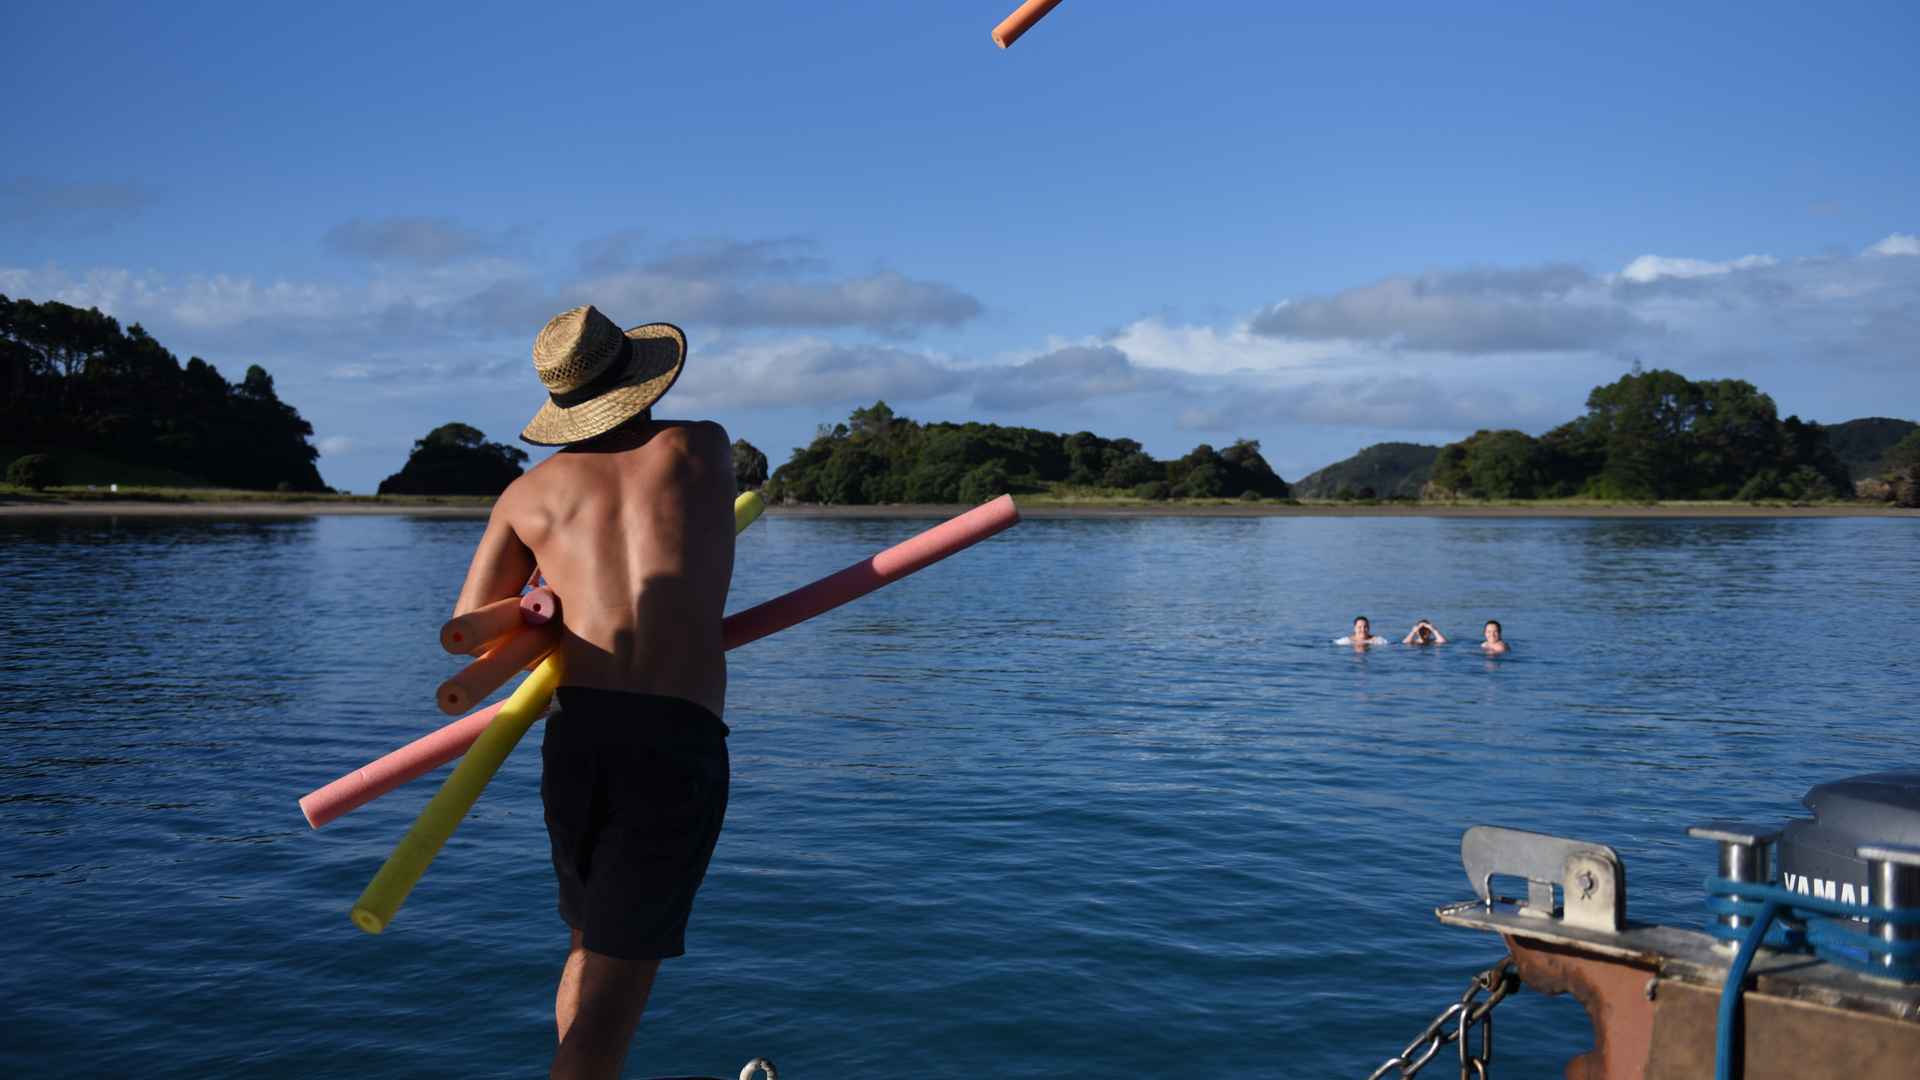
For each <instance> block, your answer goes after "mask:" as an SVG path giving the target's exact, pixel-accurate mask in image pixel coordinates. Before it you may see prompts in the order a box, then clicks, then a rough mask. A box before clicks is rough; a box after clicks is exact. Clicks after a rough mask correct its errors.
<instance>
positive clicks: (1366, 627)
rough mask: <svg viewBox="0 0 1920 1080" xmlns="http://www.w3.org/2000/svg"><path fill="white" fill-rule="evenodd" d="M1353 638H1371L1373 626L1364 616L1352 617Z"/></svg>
mask: <svg viewBox="0 0 1920 1080" xmlns="http://www.w3.org/2000/svg"><path fill="white" fill-rule="evenodd" d="M1353 636H1354V637H1357V638H1363V637H1372V636H1373V624H1372V623H1370V622H1368V621H1367V617H1366V616H1365V615H1355V616H1354V617H1353Z"/></svg>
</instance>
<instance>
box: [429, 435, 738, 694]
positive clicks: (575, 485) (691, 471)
mask: <svg viewBox="0 0 1920 1080" xmlns="http://www.w3.org/2000/svg"><path fill="white" fill-rule="evenodd" d="M731 460H732V458H731V451H730V449H729V447H728V443H727V433H726V431H725V429H723V428H721V427H720V425H718V424H715V423H712V422H711V421H675V420H659V421H656V420H651V419H647V418H636V419H635V420H633V421H631V422H629V423H628V424H626V425H624V426H622V427H620V428H618V429H616V430H614V431H611V432H609V433H607V434H606V435H604V436H601V437H600V438H598V439H594V440H592V441H590V442H586V443H582V444H579V445H576V446H570V447H567V448H566V449H564V450H562V451H561V452H559V453H557V454H555V455H553V456H552V457H550V458H548V459H547V460H546V461H543V462H541V463H540V464H539V465H536V466H535V467H534V468H533V469H532V470H530V471H528V472H527V473H526V475H524V476H522V477H520V478H519V479H518V480H516V481H514V482H513V484H512V485H511V486H510V487H508V488H507V490H506V492H505V493H504V494H502V495H501V496H500V499H499V501H498V502H496V503H495V504H494V509H493V515H492V518H491V520H489V522H488V523H487V531H486V535H485V536H484V537H483V538H482V539H481V541H480V546H479V548H478V549H477V550H476V551H475V552H474V558H473V566H472V568H471V569H470V570H469V571H468V574H467V580H466V585H465V586H464V587H463V588H462V589H461V591H460V600H459V604H458V605H457V607H456V608H455V614H461V613H464V612H467V611H471V610H472V609H474V608H476V607H479V606H480V605H482V604H486V603H489V602H491V601H493V600H498V599H500V598H501V597H505V596H512V595H514V594H515V593H517V592H518V591H519V590H520V587H521V586H522V585H523V584H524V583H525V582H526V580H527V577H528V575H530V574H531V573H532V572H533V568H534V567H535V566H536V565H537V566H538V567H539V568H540V572H541V574H542V575H544V576H545V577H546V579H547V583H548V584H549V585H551V586H552V588H553V591H554V592H555V593H556V594H558V595H559V597H560V617H561V622H562V623H563V624H564V626H565V636H564V638H563V639H562V644H561V647H560V648H561V653H560V656H561V666H562V672H563V676H562V678H563V681H564V683H565V684H566V685H569V686H590V687H597V688H601V689H606V690H630V691H636V692H640V693H649V694H662V695H668V696H672V697H680V698H685V699H687V700H688V701H692V702H695V703H696V704H699V705H702V706H704V707H706V708H707V709H708V710H710V711H711V712H713V714H714V715H715V716H720V715H722V714H723V710H724V708H725V703H726V692H727V667H726V658H725V654H724V653H723V651H722V648H721V643H720V624H721V619H722V616H723V614H724V606H725V603H726V597H727V586H728V584H729V583H730V582H731V580H732V577H733V493H734V479H733V468H732V464H731Z"/></svg>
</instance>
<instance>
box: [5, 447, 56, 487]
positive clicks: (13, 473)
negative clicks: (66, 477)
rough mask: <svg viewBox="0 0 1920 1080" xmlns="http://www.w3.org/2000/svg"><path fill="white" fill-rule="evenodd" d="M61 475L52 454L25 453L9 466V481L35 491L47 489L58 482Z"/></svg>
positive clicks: (16, 485)
mask: <svg viewBox="0 0 1920 1080" xmlns="http://www.w3.org/2000/svg"><path fill="white" fill-rule="evenodd" d="M59 475H60V473H59V469H58V467H57V466H56V464H55V463H54V460H53V455H51V454H23V455H21V456H20V457H17V458H14V459H13V463H12V464H10V465H8V466H7V483H9V484H12V485H13V486H15V487H23V488H32V489H33V490H34V491H45V490H46V489H47V488H49V487H51V486H53V485H54V484H56V483H58V482H59Z"/></svg>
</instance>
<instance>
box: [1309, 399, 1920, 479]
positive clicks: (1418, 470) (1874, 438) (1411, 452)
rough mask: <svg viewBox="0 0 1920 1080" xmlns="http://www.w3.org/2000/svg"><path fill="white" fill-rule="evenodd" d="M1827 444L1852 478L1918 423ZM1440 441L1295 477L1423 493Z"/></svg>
mask: <svg viewBox="0 0 1920 1080" xmlns="http://www.w3.org/2000/svg"><path fill="white" fill-rule="evenodd" d="M1823 428H1824V430H1825V432H1826V437H1827V445H1828V446H1829V447H1830V448H1831V449H1832V450H1833V454H1834V456H1835V457H1837V458H1839V459H1840V464H1841V465H1843V466H1845V468H1846V470H1847V474H1848V475H1849V476H1850V477H1852V478H1853V479H1854V480H1865V479H1869V478H1873V477H1878V476H1880V475H1881V474H1882V473H1884V472H1886V471H1887V470H1888V468H1889V467H1890V465H1891V463H1890V462H1888V461H1887V458H1886V455H1887V451H1889V450H1891V449H1892V448H1893V447H1894V446H1895V445H1897V444H1898V443H1899V442H1900V440H1902V439H1904V438H1906V437H1907V436H1908V435H1910V434H1912V433H1913V432H1914V431H1916V430H1920V423H1916V422H1914V421H1912V420H1898V419H1893V418H1890V417H1884V416H1869V417H1861V418H1859V419H1857V420H1848V421H1845V422H1843V423H1838V424H1827V425H1823ZM1442 449H1443V448H1442V447H1438V446H1427V445H1424V444H1422V443H1404V442H1385V443H1375V444H1373V445H1372V446H1369V447H1367V448H1366V449H1364V450H1362V451H1360V452H1359V453H1357V454H1355V455H1353V456H1352V457H1350V458H1347V459H1345V460H1344V461H1336V462H1334V463H1333V464H1331V465H1328V466H1327V467H1325V468H1323V469H1320V470H1319V471H1317V472H1313V473H1309V474H1307V475H1306V476H1304V477H1301V478H1300V479H1299V480H1297V481H1295V482H1294V485H1293V492H1294V496H1295V497H1296V498H1301V499H1335V498H1340V497H1342V496H1343V495H1344V496H1347V497H1353V498H1363V499H1364V498H1380V499H1394V498H1419V497H1420V492H1421V489H1422V488H1424V487H1425V486H1426V483H1427V481H1428V480H1429V479H1431V478H1432V476H1433V464H1434V461H1435V460H1436V459H1437V458H1438V456H1439V454H1440V451H1441V450H1442Z"/></svg>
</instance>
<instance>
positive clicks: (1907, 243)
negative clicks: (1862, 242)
mask: <svg viewBox="0 0 1920 1080" xmlns="http://www.w3.org/2000/svg"><path fill="white" fill-rule="evenodd" d="M1867 254H1869V255H1920V236H1915V235H1914V234H1912V233H1891V234H1889V235H1888V236H1887V238H1886V239H1885V240H1882V241H1880V242H1879V243H1877V244H1875V245H1873V246H1872V247H1870V248H1868V249H1867Z"/></svg>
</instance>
